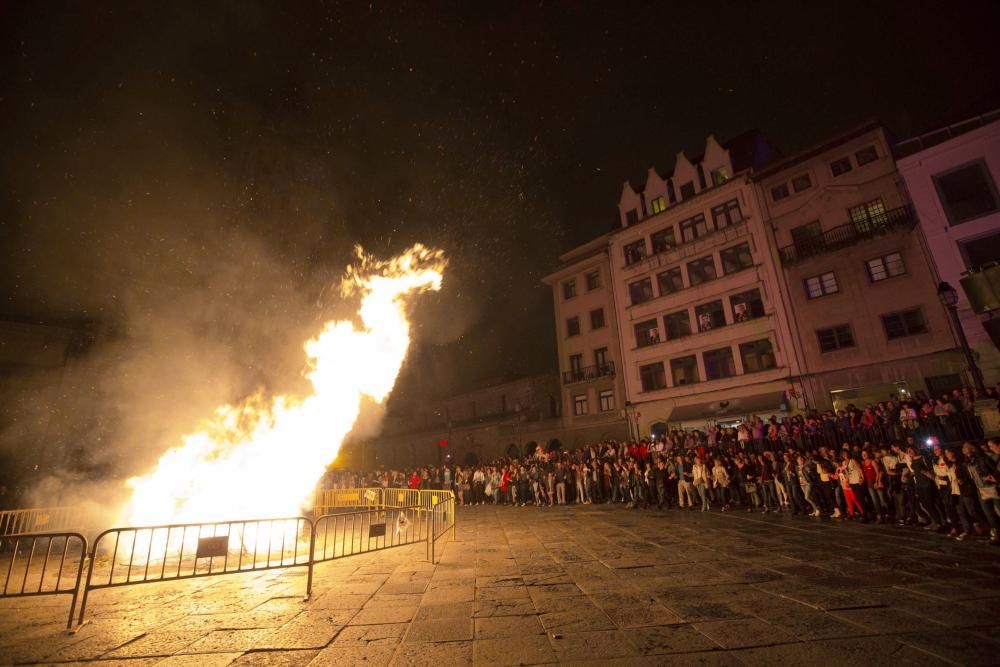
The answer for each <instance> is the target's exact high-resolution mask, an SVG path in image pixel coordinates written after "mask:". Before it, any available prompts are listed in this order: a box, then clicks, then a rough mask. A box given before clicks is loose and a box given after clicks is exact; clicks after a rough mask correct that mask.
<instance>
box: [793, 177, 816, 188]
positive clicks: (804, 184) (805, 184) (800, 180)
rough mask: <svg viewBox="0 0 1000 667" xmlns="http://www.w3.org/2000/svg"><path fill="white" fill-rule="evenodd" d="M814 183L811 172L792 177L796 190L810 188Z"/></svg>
mask: <svg viewBox="0 0 1000 667" xmlns="http://www.w3.org/2000/svg"><path fill="white" fill-rule="evenodd" d="M812 184H813V183H812V179H811V178H809V174H802V175H801V176H796V177H795V178H793V179H792V189H793V190H795V191H796V192H802V191H803V190H808V189H809V188H811V187H812Z"/></svg>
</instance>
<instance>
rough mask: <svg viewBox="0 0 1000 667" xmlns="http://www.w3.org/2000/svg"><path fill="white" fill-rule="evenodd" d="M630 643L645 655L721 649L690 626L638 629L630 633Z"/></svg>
mask: <svg viewBox="0 0 1000 667" xmlns="http://www.w3.org/2000/svg"><path fill="white" fill-rule="evenodd" d="M629 641H631V642H632V643H633V644H634V645H635V647H636V648H638V649H639V651H640V652H641V653H642V654H644V655H657V654H663V653H693V652H695V651H710V650H714V649H717V648H719V645H718V644H717V643H715V642H714V641H712V640H711V639H709V638H708V637H706V636H705V635H703V634H702V633H700V632H698V631H697V630H695V629H694V628H693V627H692V626H690V625H664V626H660V627H655V628H636V629H635V630H633V631H631V632H630V634H629Z"/></svg>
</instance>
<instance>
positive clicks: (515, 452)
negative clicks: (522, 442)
mask: <svg viewBox="0 0 1000 667" xmlns="http://www.w3.org/2000/svg"><path fill="white" fill-rule="evenodd" d="M520 456H521V450H519V449H518V448H517V445H515V444H514V443H511V444H509V445H507V458H509V459H516V458H520Z"/></svg>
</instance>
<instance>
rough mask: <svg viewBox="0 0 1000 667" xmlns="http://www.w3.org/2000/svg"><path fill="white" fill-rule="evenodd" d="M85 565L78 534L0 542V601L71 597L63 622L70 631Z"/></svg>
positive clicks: (83, 540)
mask: <svg viewBox="0 0 1000 667" xmlns="http://www.w3.org/2000/svg"><path fill="white" fill-rule="evenodd" d="M8 559H9V560H8ZM5 560H8V562H6V563H5V562H4V561H5ZM86 562H87V538H86V537H84V536H83V535H81V534H80V533H38V534H33V535H17V536H13V537H3V538H0V567H3V572H4V580H3V589H2V590H0V598H7V597H30V596H38V595H71V596H72V601H71V602H70V607H69V617H68V618H67V621H66V628H67V629H69V628H71V627H73V612H74V611H75V610H76V600H77V596H78V595H79V590H80V580H81V578H82V576H83V566H84V564H85V563H86Z"/></svg>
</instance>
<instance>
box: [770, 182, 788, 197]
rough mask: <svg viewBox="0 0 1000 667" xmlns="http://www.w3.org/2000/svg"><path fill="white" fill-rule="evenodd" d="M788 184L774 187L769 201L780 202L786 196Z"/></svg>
mask: <svg viewBox="0 0 1000 667" xmlns="http://www.w3.org/2000/svg"><path fill="white" fill-rule="evenodd" d="M788 194H789V193H788V183H782V184H781V185H775V186H774V187H773V188H771V201H781V200H782V199H784V198H785V197H787V196H788Z"/></svg>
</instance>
